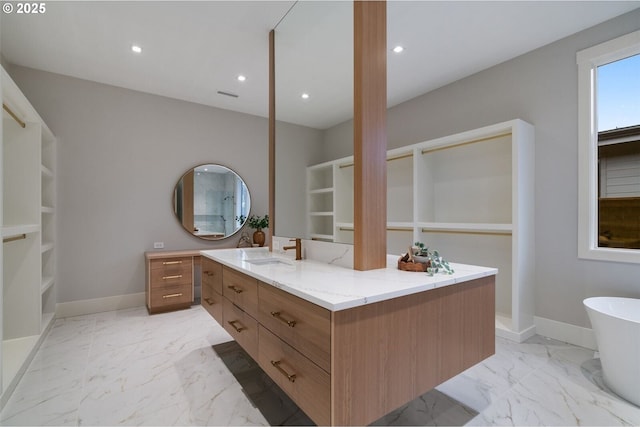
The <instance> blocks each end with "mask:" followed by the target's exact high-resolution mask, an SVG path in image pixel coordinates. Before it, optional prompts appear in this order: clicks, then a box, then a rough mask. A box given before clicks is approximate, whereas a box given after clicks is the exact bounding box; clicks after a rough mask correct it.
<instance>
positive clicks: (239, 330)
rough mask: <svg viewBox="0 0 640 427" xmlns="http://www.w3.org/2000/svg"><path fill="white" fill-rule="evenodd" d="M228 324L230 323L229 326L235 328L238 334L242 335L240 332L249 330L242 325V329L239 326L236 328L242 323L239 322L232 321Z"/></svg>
mask: <svg viewBox="0 0 640 427" xmlns="http://www.w3.org/2000/svg"><path fill="white" fill-rule="evenodd" d="M227 323H228V324H230V325H231V326H232V327H233V329H235V330H236V332H238V333H240V332H242V331H244V330H245V329H247V328H245V327H244V326H242V325H241V326H240V327H237V326H236V323H240V321H239V320H232V321H230V322H227Z"/></svg>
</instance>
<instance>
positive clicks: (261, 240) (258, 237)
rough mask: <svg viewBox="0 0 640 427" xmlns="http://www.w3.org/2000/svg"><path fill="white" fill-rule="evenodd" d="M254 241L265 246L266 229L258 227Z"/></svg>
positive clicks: (254, 234)
mask: <svg viewBox="0 0 640 427" xmlns="http://www.w3.org/2000/svg"><path fill="white" fill-rule="evenodd" d="M253 243H255V244H257V245H258V246H260V247H262V246H264V231H262V230H261V229H259V228H258V229H257V230H256V231H255V233H253Z"/></svg>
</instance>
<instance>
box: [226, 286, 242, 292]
mask: <svg viewBox="0 0 640 427" xmlns="http://www.w3.org/2000/svg"><path fill="white" fill-rule="evenodd" d="M227 288H229V289H231V290H232V291H233V292H235V293H236V294H241V293H242V289H239V288H237V287H236V285H230V286H227Z"/></svg>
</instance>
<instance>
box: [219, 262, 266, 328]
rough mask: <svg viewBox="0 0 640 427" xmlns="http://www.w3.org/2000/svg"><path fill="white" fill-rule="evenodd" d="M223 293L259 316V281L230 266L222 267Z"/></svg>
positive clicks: (242, 307) (239, 305) (254, 316)
mask: <svg viewBox="0 0 640 427" xmlns="http://www.w3.org/2000/svg"><path fill="white" fill-rule="evenodd" d="M222 295H224V296H225V297H227V298H229V300H230V301H231V302H233V303H234V304H235V305H237V306H238V307H240V308H241V309H243V310H244V311H246V312H247V313H249V314H250V315H251V316H253V318H254V319H257V318H258V281H257V280H256V279H254V278H252V277H250V276H247V275H246V274H242V273H240V272H238V271H236V270H233V269H231V268H228V267H222Z"/></svg>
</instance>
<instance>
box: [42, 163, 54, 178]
mask: <svg viewBox="0 0 640 427" xmlns="http://www.w3.org/2000/svg"><path fill="white" fill-rule="evenodd" d="M40 168H41V170H42V176H44V177H47V178H53V172H52V171H51V169H49V168H48V167H46V166H45V165H41V166H40Z"/></svg>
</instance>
